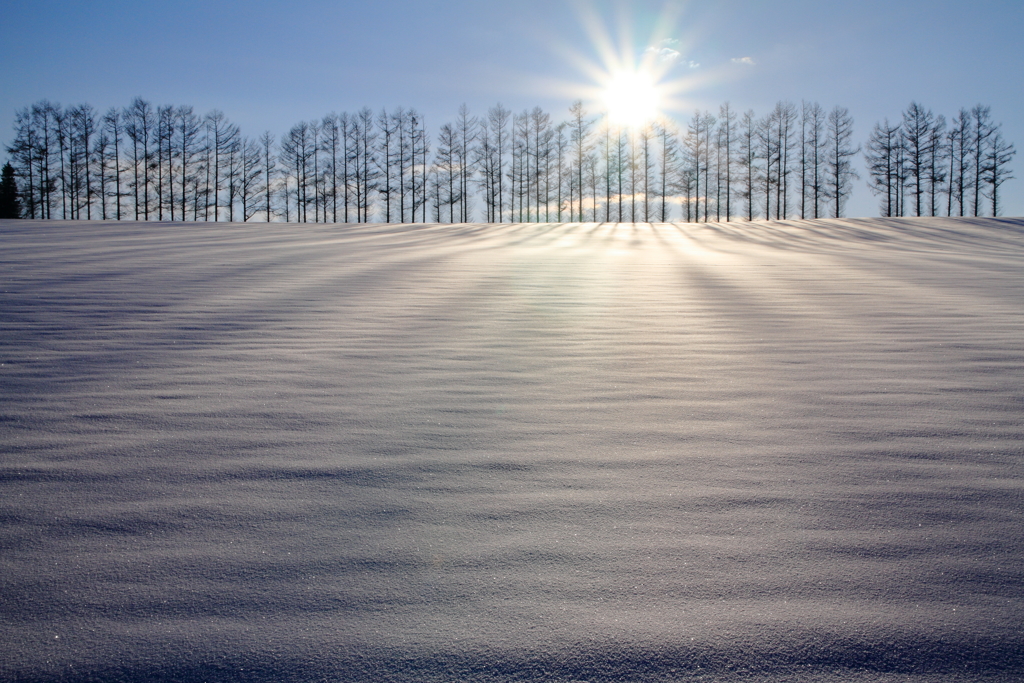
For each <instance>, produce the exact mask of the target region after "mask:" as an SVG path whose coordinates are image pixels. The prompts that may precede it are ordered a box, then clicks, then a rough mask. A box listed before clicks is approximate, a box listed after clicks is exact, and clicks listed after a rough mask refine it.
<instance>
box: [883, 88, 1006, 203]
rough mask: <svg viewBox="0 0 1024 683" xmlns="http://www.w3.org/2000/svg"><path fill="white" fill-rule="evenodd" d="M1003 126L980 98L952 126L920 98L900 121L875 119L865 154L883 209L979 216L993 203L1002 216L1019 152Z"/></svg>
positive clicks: (960, 114)
mask: <svg viewBox="0 0 1024 683" xmlns="http://www.w3.org/2000/svg"><path fill="white" fill-rule="evenodd" d="M1000 128H1001V126H1000V125H998V124H996V123H994V122H993V121H992V112H991V109H990V108H989V107H987V106H983V105H980V104H979V105H977V106H975V107H973V108H972V109H961V110H960V111H959V112H958V113H957V115H956V116H954V117H953V118H952V119H951V120H950V122H949V125H948V126H947V123H946V118H945V117H944V116H943V115H941V114H939V115H936V114H935V113H933V112H932V111H931V110H930V109H926V108H925V107H923V106H922V105H920V104H918V103H917V102H911V103H910V106H909V107H907V109H906V111H904V112H903V117H902V120H900V121H899V122H897V123H896V124H892V123H890V122H889V119H885V120H884V121H883V122H881V123H876V124H875V127H874V129H873V130H872V131H871V136H870V138H869V139H868V144H867V149H866V151H865V153H864V156H865V159H866V161H867V166H868V173H869V174H870V176H871V179H870V182H869V186H870V188H871V190H872V192H874V193H875V194H877V195H879V199H880V201H879V211H880V212H881V214H882V215H883V216H906V215H913V216H937V215H942V214H943V212H944V213H945V215H947V216H964V215H973V216H979V215H982V214H983V213H985V212H986V208H988V209H989V210H990V212H991V214H992V215H993V216H998V215H999V211H1000V204H999V189H1000V187H1001V186H1002V185H1003V183H1004V182H1006V181H1007V180H1009V179H1010V178H1012V177H1013V176H1012V175H1011V173H1012V171H1011V169H1010V166H1009V164H1010V161H1011V160H1012V159H1013V157H1014V155H1015V154H1016V150H1015V149H1014V146H1013V145H1012V144H1011V143H1009V142H1007V141H1006V140H1005V139H1004V138H1003V134H1002V131H1001V130H1000ZM943 204H945V206H943ZM986 204H987V207H986Z"/></svg>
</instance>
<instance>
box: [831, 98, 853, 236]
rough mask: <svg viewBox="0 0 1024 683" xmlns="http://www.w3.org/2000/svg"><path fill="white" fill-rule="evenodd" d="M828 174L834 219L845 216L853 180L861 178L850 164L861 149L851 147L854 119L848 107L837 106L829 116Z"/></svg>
mask: <svg viewBox="0 0 1024 683" xmlns="http://www.w3.org/2000/svg"><path fill="white" fill-rule="evenodd" d="M827 134H828V160H827V161H826V169H827V172H828V180H827V187H828V192H829V195H830V196H831V197H832V201H833V202H834V207H835V212H834V217H835V218H839V217H840V216H842V214H843V204H844V203H845V201H846V198H847V197H848V196H849V195H850V191H851V187H852V184H853V179H854V178H858V177H860V176H858V175H857V172H856V171H855V170H854V169H853V167H852V166H851V164H850V159H851V158H853V157H854V156H856V155H857V154H858V153H859V152H860V147H859V146H857V147H851V146H850V140H851V139H852V138H853V117H852V116H850V111H849V110H848V109H847V108H846V107H839V106H836V107H834V108H833V109H832V111H831V112H829V115H828V131H827Z"/></svg>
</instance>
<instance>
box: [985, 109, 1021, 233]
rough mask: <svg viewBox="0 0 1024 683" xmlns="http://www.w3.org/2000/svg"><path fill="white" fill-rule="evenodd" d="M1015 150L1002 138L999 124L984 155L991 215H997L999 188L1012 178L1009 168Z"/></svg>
mask: <svg viewBox="0 0 1024 683" xmlns="http://www.w3.org/2000/svg"><path fill="white" fill-rule="evenodd" d="M1016 153H1017V150H1016V149H1014V147H1013V145H1012V144H1011V143H1009V142H1006V140H1004V139H1003V134H1002V132H1001V131H1000V130H999V126H996V127H995V132H994V133H993V134H992V140H991V144H990V145H989V148H988V152H987V154H986V155H985V167H984V169H985V170H984V175H983V178H984V180H985V182H986V183H987V184H988V187H989V191H988V196H989V198H990V199H991V200H992V215H993V216H998V215H999V188H1000V186H1001V185H1002V184H1003V183H1004V182H1006V181H1007V180H1009V179H1011V178H1013V175H1011V173H1012V172H1013V171H1012V169H1010V168H1009V163H1010V161H1012V160H1013V157H1014V155H1015V154H1016Z"/></svg>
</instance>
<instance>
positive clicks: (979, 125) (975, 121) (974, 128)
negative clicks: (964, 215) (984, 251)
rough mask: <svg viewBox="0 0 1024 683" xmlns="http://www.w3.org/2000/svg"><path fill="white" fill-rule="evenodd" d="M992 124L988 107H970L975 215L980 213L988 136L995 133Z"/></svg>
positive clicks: (972, 184) (973, 205)
mask: <svg viewBox="0 0 1024 683" xmlns="http://www.w3.org/2000/svg"><path fill="white" fill-rule="evenodd" d="M995 130H996V129H995V126H993V125H992V110H991V108H990V107H987V106H982V105H980V104H978V105H975V106H974V108H973V109H971V156H972V159H973V167H974V168H973V171H974V173H973V177H972V178H971V187H973V188H974V202H973V204H972V209H973V212H974V215H975V216H980V215H981V187H982V184H983V183H984V182H985V181H984V176H985V170H986V169H985V160H986V158H987V156H988V151H989V138H991V137H992V135H993V134H994V133H995Z"/></svg>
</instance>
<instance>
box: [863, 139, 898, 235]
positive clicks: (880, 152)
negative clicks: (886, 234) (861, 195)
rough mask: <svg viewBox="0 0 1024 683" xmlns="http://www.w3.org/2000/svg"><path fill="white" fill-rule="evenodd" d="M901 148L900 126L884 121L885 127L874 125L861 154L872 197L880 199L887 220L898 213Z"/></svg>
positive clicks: (880, 207) (882, 212)
mask: <svg viewBox="0 0 1024 683" xmlns="http://www.w3.org/2000/svg"><path fill="white" fill-rule="evenodd" d="M900 144H901V135H900V125H899V124H897V125H895V126H893V125H892V124H890V123H889V119H885V122H884V123H876V124H875V127H874V130H872V131H871V136H870V137H869V138H868V144H867V148H866V149H865V150H864V158H865V160H866V161H867V166H868V175H869V176H870V180H869V181H868V187H869V188H870V189H871V191H872V192H873V193H874V194H877V195H880V196H882V197H883V198H882V199H881V200H880V202H879V210H880V212H881V214H882V215H883V216H886V217H888V216H894V215H896V210H897V209H896V202H897V197H898V187H897V184H898V183H899V179H900V174H899V168H898V166H897V161H898V159H899V146H900Z"/></svg>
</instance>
